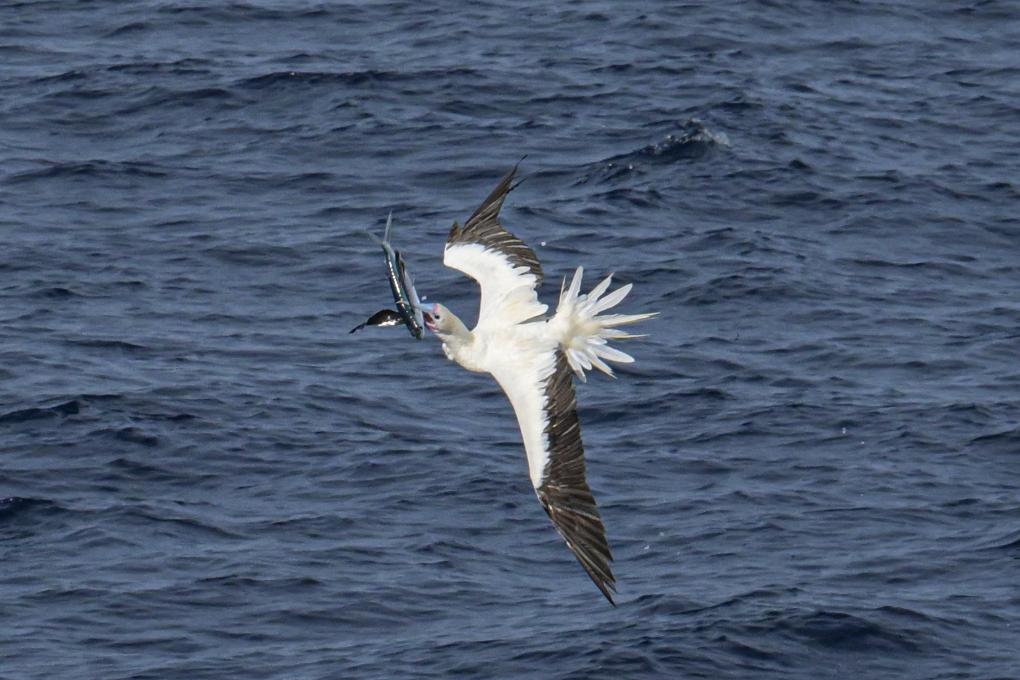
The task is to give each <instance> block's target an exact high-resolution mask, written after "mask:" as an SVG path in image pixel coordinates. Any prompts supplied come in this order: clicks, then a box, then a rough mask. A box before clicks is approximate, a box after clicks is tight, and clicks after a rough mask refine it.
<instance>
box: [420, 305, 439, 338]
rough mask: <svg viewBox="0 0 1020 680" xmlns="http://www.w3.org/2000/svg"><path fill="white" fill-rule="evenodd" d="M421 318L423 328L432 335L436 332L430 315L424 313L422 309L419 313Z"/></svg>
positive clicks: (434, 323)
mask: <svg viewBox="0 0 1020 680" xmlns="http://www.w3.org/2000/svg"><path fill="white" fill-rule="evenodd" d="M421 315H422V318H423V319H424V320H425V327H426V328H428V329H429V330H430V331H432V332H433V333H435V332H436V322H435V321H433V320H432V315H431V314H429V313H428V312H426V311H425V310H424V309H423V310H422V311H421Z"/></svg>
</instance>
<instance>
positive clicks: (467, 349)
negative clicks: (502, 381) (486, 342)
mask: <svg viewBox="0 0 1020 680" xmlns="http://www.w3.org/2000/svg"><path fill="white" fill-rule="evenodd" d="M450 317H451V319H450V321H451V325H452V332H450V333H444V334H443V352H444V353H445V354H446V358H448V359H450V360H451V361H456V362H457V363H458V364H460V365H461V366H463V367H464V368H466V369H468V370H469V371H481V370H483V369H482V368H481V367H480V366H479V365H478V359H479V358H480V357H478V356H476V355H477V354H478V352H479V350H480V348H479V347H478V342H477V340H478V338H477V337H475V334H474V333H472V332H471V331H469V330H468V329H467V326H465V325H464V323H463V322H462V321H461V320H460V319H459V318H457V317H456V316H455V315H454V314H452V313H451V314H450Z"/></svg>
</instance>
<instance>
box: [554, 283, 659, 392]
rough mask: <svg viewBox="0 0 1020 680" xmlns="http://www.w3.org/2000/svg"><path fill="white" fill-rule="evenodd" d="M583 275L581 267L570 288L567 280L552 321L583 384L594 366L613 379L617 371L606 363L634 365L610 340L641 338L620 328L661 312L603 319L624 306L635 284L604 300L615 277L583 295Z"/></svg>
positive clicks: (571, 364)
mask: <svg viewBox="0 0 1020 680" xmlns="http://www.w3.org/2000/svg"><path fill="white" fill-rule="evenodd" d="M583 276H584V267H578V268H577V271H575V272H574V278H573V279H572V280H571V281H570V287H569V288H566V282H567V280H566V279H565V278H564V279H563V284H564V287H563V288H560V303H559V306H558V307H557V308H556V316H554V317H553V319H552V322H551V323H552V325H553V327H554V329H555V332H556V334H557V337H558V338H559V340H560V345H561V346H562V347H563V351H564V353H565V354H566V356H567V361H568V362H570V367H571V368H572V369H574V373H576V374H577V377H578V378H580V379H581V381H582V382H584V381H586V380H587V378H586V377H585V375H584V372H585V371H590V370H591V369H592V367H595V368H597V369H599V370H600V371H602V372H603V373H605V374H606V375H609V376H612V375H613V369H612V368H610V367H609V364H607V363H606V361H615V362H617V363H621V364H630V363H633V362H634V357H632V356H630V355H629V354H626V353H624V352H621V351H620V350H618V349H614V348H612V347H610V346H609V341H610V340H625V339H627V338H639V337H641V336H640V335H631V334H630V333H627V332H626V331H622V330H620V329H619V328H618V327H619V326H625V325H627V324H630V323H636V322H638V321H644V320H645V319H650V318H652V317H653V316H655V315H656V314H657V313H658V312H651V313H648V314H606V315H604V316H599V314H601V313H602V312H604V311H606V310H607V309H611V308H612V307H615V306H616V305H618V304H620V302H622V301H623V299H624V298H625V297H627V293H629V292H630V289H631V288H632V287H633V284H630V283H628V284H627V285H626V286H623V287H621V288H617V289H616V290H614V291H613V292H612V293H610V294H609V295H606V296H605V297H602V295H603V294H604V293H605V292H606V290H608V289H609V284H610V283H611V282H612V280H613V275H612V274H610V275H609V276H607V277H606V278H605V280H603V281H602V283H600V284H599V285H597V286H595V287H594V288H593V289H592V290H591V292H590V293H588V294H587V295H582V294H580V292H581V279H582V277H583ZM603 360H605V361H603Z"/></svg>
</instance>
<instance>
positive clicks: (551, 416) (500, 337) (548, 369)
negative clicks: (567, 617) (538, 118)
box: [425, 167, 655, 602]
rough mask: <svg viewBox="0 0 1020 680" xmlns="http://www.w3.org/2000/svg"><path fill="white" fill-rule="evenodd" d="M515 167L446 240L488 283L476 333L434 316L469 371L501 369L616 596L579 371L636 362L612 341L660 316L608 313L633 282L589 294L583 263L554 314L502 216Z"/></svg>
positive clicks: (577, 547)
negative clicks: (584, 440) (588, 465)
mask: <svg viewBox="0 0 1020 680" xmlns="http://www.w3.org/2000/svg"><path fill="white" fill-rule="evenodd" d="M516 170H517V168H516V167H515V168H514V169H513V170H511V171H510V172H509V173H507V175H506V176H505V177H504V178H503V179H502V181H501V182H500V183H499V185H498V186H497V187H496V189H495V190H493V192H492V193H491V194H490V195H489V197H488V198H487V199H486V200H485V201H484V202H483V203H482V205H481V206H479V208H478V210H476V211H475V213H474V214H473V215H472V216H471V219H469V220H468V221H467V223H466V224H465V225H464V227H460V226H459V225H458V224H454V225H453V228H452V229H451V230H450V237H449V239H448V240H447V244H446V249H445V253H444V258H443V263H444V264H445V265H446V266H448V267H452V268H453V269H457V270H459V271H461V272H464V273H465V274H467V275H468V276H470V277H471V278H473V279H475V280H476V281H477V282H478V284H479V286H480V288H481V301H480V303H479V312H478V322H477V324H476V325H475V327H474V328H473V329H471V330H470V331H469V330H468V329H467V327H466V326H465V325H464V324H463V322H461V320H460V319H458V318H457V317H456V316H455V315H454V314H453V313H452V312H450V311H449V310H448V309H446V308H445V307H444V306H442V305H438V304H437V305H433V307H432V308H431V310H430V311H429V312H428V313H427V314H426V319H425V321H426V325H427V326H428V327H429V328H431V329H432V330H433V331H435V332H436V334H437V335H438V336H439V337H440V339H441V340H442V342H443V351H444V352H445V353H446V356H447V357H449V358H450V359H452V360H454V361H456V362H457V363H459V364H460V365H461V366H463V367H464V368H466V369H468V370H471V371H477V372H484V373H490V374H492V376H493V377H494V378H495V379H496V382H498V383H499V385H500V387H501V388H502V389H503V391H504V392H505V393H506V395H507V397H508V398H509V399H510V404H511V405H512V406H513V409H514V412H515V413H516V415H517V421H518V424H519V425H520V430H521V437H522V439H523V441H524V449H525V452H526V454H527V458H528V469H529V473H530V476H531V482H532V485H533V486H534V487H535V492H536V494H537V495H538V498H539V500H540V501H541V502H542V506H543V507H544V508H545V510H546V512H547V513H548V514H549V517H550V518H551V519H552V521H553V523H554V524H555V526H556V528H557V530H558V531H559V532H560V535H561V536H562V537H563V538H564V540H565V541H566V542H567V545H568V546H569V547H570V549H571V550H572V551H573V552H574V554H575V556H576V557H577V559H578V561H580V562H581V565H582V566H583V567H584V568H585V570H586V571H587V572H588V575H589V576H590V577H591V578H592V580H593V581H594V582H595V585H597V586H598V587H599V589H600V590H601V591H602V593H603V594H604V595H605V596H606V598H607V599H608V600H609V601H610V602H613V598H612V591H614V590H615V578H614V576H613V573H612V570H611V568H610V566H609V563H610V561H611V560H612V555H611V553H610V550H609V544H608V542H607V541H606V537H605V527H604V526H603V524H602V520H601V518H600V516H599V513H598V508H597V506H596V504H595V499H594V497H593V496H592V493H591V490H590V489H589V487H588V483H587V480H586V479H585V465H584V455H583V448H582V444H581V432H580V423H579V421H578V418H577V405H576V401H575V396H574V389H573V384H572V380H571V377H572V376H571V371H573V374H574V375H576V376H577V377H578V378H579V379H581V380H582V381H584V380H586V376H585V371H589V370H591V369H592V368H597V369H598V370H600V371H602V372H604V373H606V374H607V375H610V376H612V375H613V371H612V369H611V368H610V366H609V365H608V364H607V363H606V362H617V363H631V362H633V361H634V359H633V358H632V357H631V356H630V355H628V354H625V353H624V352H621V351H619V350H617V349H615V348H613V347H610V346H609V341H610V340H622V339H626V338H633V337H637V336H634V335H631V334H629V333H627V332H625V331H623V330H620V327H621V326H625V325H627V324H632V323H635V322H638V321H642V320H644V319H648V318H650V317H652V316H655V314H654V313H650V314H626V315H625V314H604V312H606V311H607V310H609V309H611V308H613V307H615V306H616V305H618V304H619V303H620V302H622V301H623V299H624V298H625V297H626V296H627V294H628V293H629V292H630V290H631V284H627V285H625V286H622V287H620V288H618V289H616V290H614V291H612V292H611V293H608V294H607V291H608V290H609V286H610V283H611V281H612V276H611V275H610V276H608V277H606V278H605V279H604V280H603V281H602V282H601V283H599V284H598V285H597V286H595V288H594V289H592V290H591V291H590V292H589V293H588V294H582V293H581V292H580V291H581V282H582V277H583V273H584V270H583V269H582V268H581V267H578V268H577V270H576V272H575V273H574V277H573V279H572V280H571V282H570V286H569V287H567V286H565V285H564V286H563V287H561V290H560V298H559V305H558V306H557V309H556V313H555V315H554V316H553V317H552V318H546V317H545V314H546V311H547V310H548V306H547V305H544V304H542V303H541V302H539V300H538V294H537V288H538V286H539V285H540V284H541V281H542V278H543V274H542V268H541V265H540V263H539V261H538V258H537V257H535V253H534V252H533V251H532V250H531V249H530V248H529V247H528V246H527V245H525V244H524V243H523V242H522V241H521V240H520V239H518V238H517V237H515V236H514V235H513V234H511V233H509V232H508V231H506V230H505V229H504V228H503V226H502V225H501V224H500V222H499V212H500V209H501V208H502V205H503V201H504V200H505V199H506V196H507V194H508V193H509V192H510V191H511V190H512V189H513V188H514V184H513V179H514V176H515V174H516ZM565 283H566V281H565V280H564V284H565Z"/></svg>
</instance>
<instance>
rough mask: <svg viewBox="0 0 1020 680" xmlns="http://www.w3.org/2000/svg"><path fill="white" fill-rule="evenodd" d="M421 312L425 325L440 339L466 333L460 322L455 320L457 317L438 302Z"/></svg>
mask: <svg viewBox="0 0 1020 680" xmlns="http://www.w3.org/2000/svg"><path fill="white" fill-rule="evenodd" d="M422 311H423V315H424V317H425V325H426V326H427V327H428V329H429V330H430V331H432V332H433V333H435V334H436V335H438V336H439V337H440V338H444V339H445V338H447V337H450V336H453V335H461V334H463V333H467V329H466V328H465V327H464V324H463V323H461V320H460V319H458V318H457V315H456V314H454V313H453V312H451V311H450V310H449V309H447V308H446V307H444V306H443V305H441V304H439V303H438V302H437V303H436V304H434V305H432V306H431V307H427V308H425V309H424V310H422Z"/></svg>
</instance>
